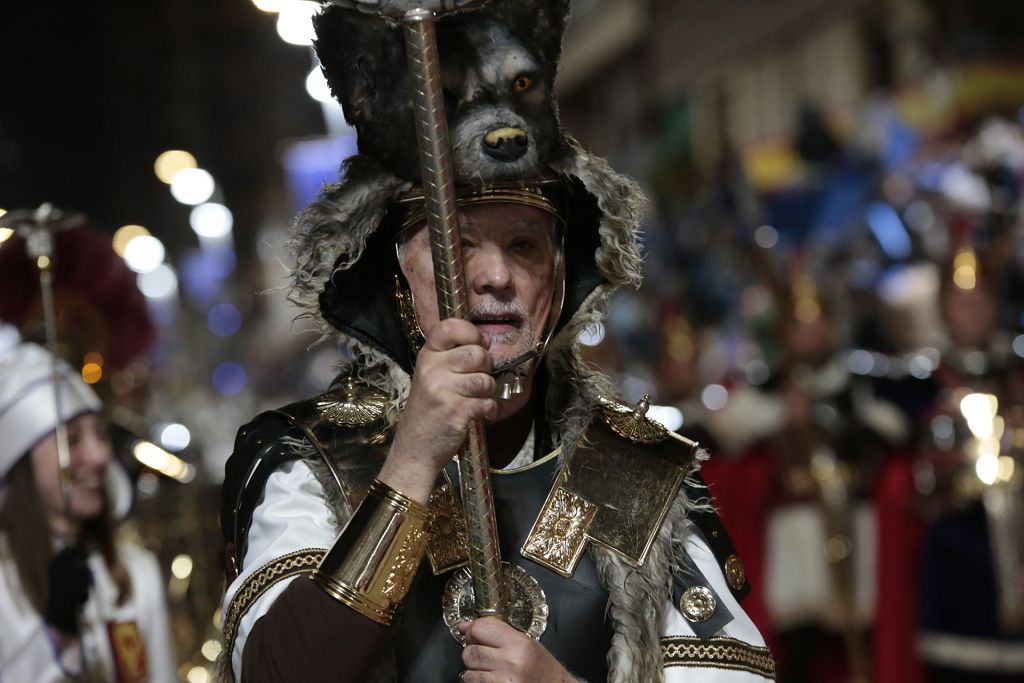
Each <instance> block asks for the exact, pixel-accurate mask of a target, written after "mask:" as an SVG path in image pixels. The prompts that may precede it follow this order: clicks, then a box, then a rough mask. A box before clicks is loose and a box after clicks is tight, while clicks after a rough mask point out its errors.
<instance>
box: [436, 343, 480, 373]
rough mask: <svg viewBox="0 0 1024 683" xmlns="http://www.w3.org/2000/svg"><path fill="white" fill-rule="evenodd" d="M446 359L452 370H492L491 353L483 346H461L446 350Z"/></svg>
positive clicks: (467, 371)
mask: <svg viewBox="0 0 1024 683" xmlns="http://www.w3.org/2000/svg"><path fill="white" fill-rule="evenodd" d="M445 361H446V363H447V365H448V369H449V370H451V371H452V372H460V373H469V372H483V373H490V371H491V355H490V354H489V353H487V350H486V349H484V347H482V346H477V345H475V344H473V345H468V346H460V347H458V348H454V349H452V350H450V351H447V352H445Z"/></svg>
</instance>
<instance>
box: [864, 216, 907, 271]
mask: <svg viewBox="0 0 1024 683" xmlns="http://www.w3.org/2000/svg"><path fill="white" fill-rule="evenodd" d="M867 221H868V227H869V228H871V232H872V234H874V236H875V239H876V240H878V246H880V247H881V248H882V251H884V252H885V255H886V256H888V257H889V258H890V259H892V260H893V261H902V260H903V259H906V258H908V257H909V256H910V252H911V248H912V245H911V242H910V235H909V233H907V229H906V228H905V227H903V221H902V220H900V216H899V214H898V213H896V209H894V208H892V207H891V206H889V205H888V204H886V203H884V202H874V203H872V204H871V205H869V206H868V210H867Z"/></svg>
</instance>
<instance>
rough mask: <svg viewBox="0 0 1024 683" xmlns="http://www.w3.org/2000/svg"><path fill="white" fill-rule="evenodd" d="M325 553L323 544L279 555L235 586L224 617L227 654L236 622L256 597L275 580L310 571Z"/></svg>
mask: <svg viewBox="0 0 1024 683" xmlns="http://www.w3.org/2000/svg"><path fill="white" fill-rule="evenodd" d="M326 553H327V550H326V549H324V548H304V549H303V550H296V551H295V552H293V553H288V554H287V555H282V556H281V557H278V558H276V559H273V560H271V561H270V562H268V563H266V564H265V565H263V566H262V567H260V568H259V569H257V570H256V571H255V572H253V573H252V575H251V576H249V578H247V579H246V580H245V581H244V582H243V583H242V585H241V586H239V588H238V592H236V593H235V595H234V597H233V598H231V603H230V604H229V605H228V613H227V616H226V617H225V618H224V649H225V650H226V651H227V652H228V653H229V655H228V656H230V653H231V651H232V649H233V648H234V647H235V636H237V635H238V625H239V624H240V623H241V621H242V617H244V616H245V615H246V613H247V612H248V611H249V608H250V607H252V605H253V603H254V602H256V599H257V598H259V597H260V596H261V595H263V594H264V593H266V592H267V591H268V590H269V589H270V587H271V586H273V585H274V584H275V583H277V582H278V581H283V580H284V579H287V578H289V577H292V576H295V575H297V574H305V573H308V572H311V571H313V570H314V569H316V568H317V565H319V564H320V560H322V559H324V555H325V554H326Z"/></svg>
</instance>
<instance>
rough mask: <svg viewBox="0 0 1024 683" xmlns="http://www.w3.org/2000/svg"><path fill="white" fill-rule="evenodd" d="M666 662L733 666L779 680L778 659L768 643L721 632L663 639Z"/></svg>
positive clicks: (669, 663) (723, 667) (713, 666)
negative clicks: (711, 635)
mask: <svg viewBox="0 0 1024 683" xmlns="http://www.w3.org/2000/svg"><path fill="white" fill-rule="evenodd" d="M661 654H662V658H663V659H664V661H665V666H666V667H670V666H704V667H711V668H715V669H733V670H739V671H746V672H748V673H752V674H756V675H758V676H763V677H764V678H767V679H769V680H772V681H774V680H775V662H774V661H773V660H772V653H771V652H770V651H769V650H768V648H766V647H757V646H754V645H750V644H749V643H744V642H743V641H742V640H736V639H735V638H725V637H722V636H717V637H714V638H710V639H708V640H701V639H700V638H694V637H692V636H673V637H671V638H662V639H661Z"/></svg>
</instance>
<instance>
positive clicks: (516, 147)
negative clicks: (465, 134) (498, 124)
mask: <svg viewBox="0 0 1024 683" xmlns="http://www.w3.org/2000/svg"><path fill="white" fill-rule="evenodd" d="M483 147H484V151H485V152H487V154H488V156H491V157H493V158H494V159H497V160H498V161H515V160H516V159H520V158H522V156H523V155H524V154H526V150H527V149H529V147H530V140H529V137H527V135H526V131H525V130H522V129H521V128H508V127H503V128H495V129H494V130H491V131H489V132H488V133H487V134H486V135H484V140H483Z"/></svg>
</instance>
